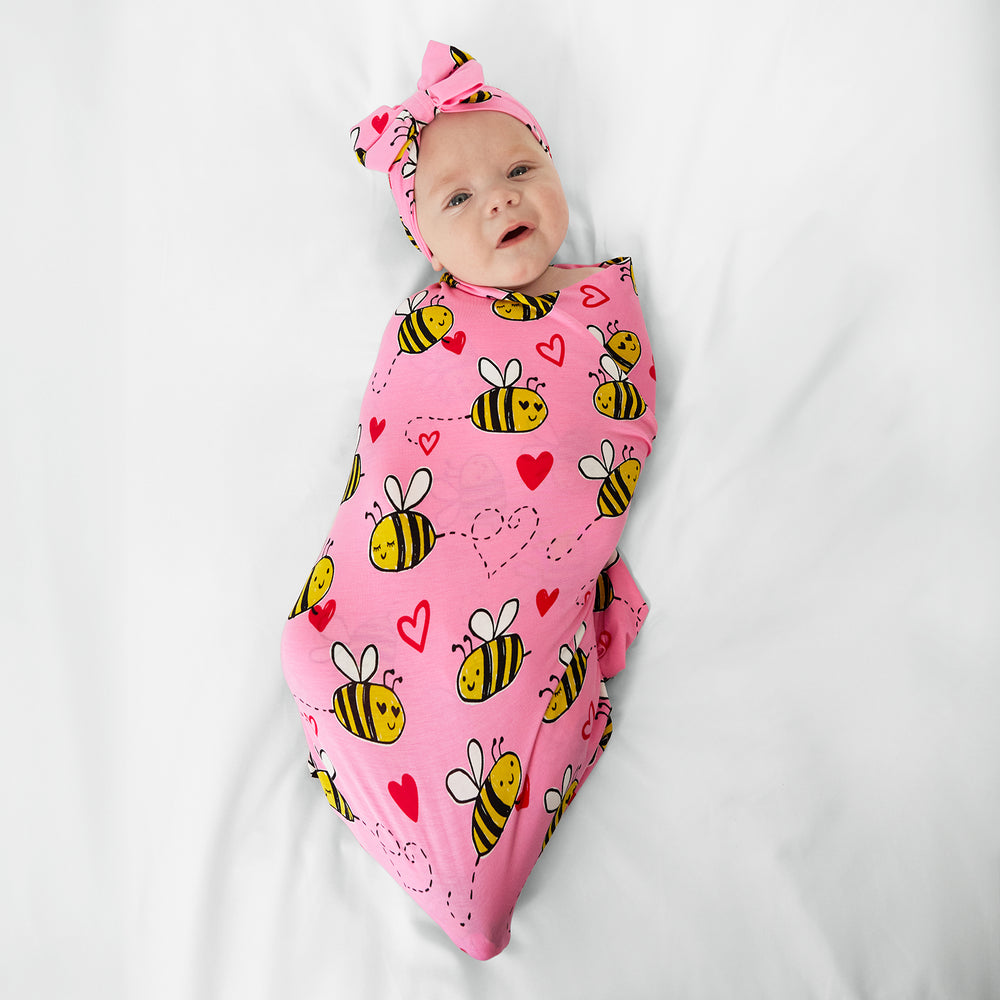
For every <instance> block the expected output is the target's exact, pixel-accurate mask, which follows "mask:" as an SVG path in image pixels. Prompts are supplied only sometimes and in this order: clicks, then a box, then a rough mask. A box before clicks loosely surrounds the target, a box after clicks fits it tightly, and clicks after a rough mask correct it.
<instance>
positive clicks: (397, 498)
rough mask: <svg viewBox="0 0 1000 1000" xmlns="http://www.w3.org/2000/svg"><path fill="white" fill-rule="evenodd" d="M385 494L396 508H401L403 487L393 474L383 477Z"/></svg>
mask: <svg viewBox="0 0 1000 1000" xmlns="http://www.w3.org/2000/svg"><path fill="white" fill-rule="evenodd" d="M385 495H386V496H387V497H388V498H389V503H391V504H392V505H393V507H395V508H396V510H402V509H403V487H402V486H401V485H400V482H399V480H398V479H397V478H396V477H395V476H386V477H385Z"/></svg>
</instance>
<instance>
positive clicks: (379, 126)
mask: <svg viewBox="0 0 1000 1000" xmlns="http://www.w3.org/2000/svg"><path fill="white" fill-rule="evenodd" d="M388 124H389V112H388V111H386V112H384V113H383V114H381V115H376V116H375V117H374V118H373V119H372V128H373V129H375V131H376V132H378V134H379V135H381V134H382V133H383V132H384V131H385V127H386V125H388Z"/></svg>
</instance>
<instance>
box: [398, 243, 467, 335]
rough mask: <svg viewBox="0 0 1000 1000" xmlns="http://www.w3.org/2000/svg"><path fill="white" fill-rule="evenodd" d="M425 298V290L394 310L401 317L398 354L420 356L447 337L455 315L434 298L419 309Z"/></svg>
mask: <svg viewBox="0 0 1000 1000" xmlns="http://www.w3.org/2000/svg"><path fill="white" fill-rule="evenodd" d="M411 239H412V236H411ZM425 298H427V289H426V288H425V289H424V290H423V291H422V292H420V293H418V294H417V295H415V296H414V297H413V298H411V299H407V300H406V304H405V305H403V306H400V307H399V308H398V309H397V310H396V315H397V316H402V317H403V320H402V322H401V323H400V324H399V334H398V337H399V351H400V354H422V353H423V352H424V351H426V350H428V349H429V348H431V347H433V346H434V345H435V344H436V343H438V341H440V340H442V339H443V338H444V337H447V336H448V331H449V330H450V329H451V328H452V325H453V324H454V322H455V314H454V313H453V312H452V311H451V310H450V309H449V308H448V307H447V306H443V305H441V304H440V302H439V301H438V300H437V297H436V296H435V298H433V299H431V301H430V304H429V305H426V306H422V307H421V305H420V303H421V302H423V301H424V299H425Z"/></svg>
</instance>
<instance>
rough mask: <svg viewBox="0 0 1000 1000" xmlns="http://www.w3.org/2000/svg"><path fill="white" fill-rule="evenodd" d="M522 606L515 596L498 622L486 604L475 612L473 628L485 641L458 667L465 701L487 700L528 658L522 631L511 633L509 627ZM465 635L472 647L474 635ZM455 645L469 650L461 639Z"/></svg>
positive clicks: (498, 617) (512, 677)
mask: <svg viewBox="0 0 1000 1000" xmlns="http://www.w3.org/2000/svg"><path fill="white" fill-rule="evenodd" d="M519 608H520V603H519V602H518V600H517V598H516V597H512V598H511V599H510V600H509V601H507V602H506V603H505V604H504V605H503V607H502V608H501V609H500V614H499V615H497V620H496V624H494V622H493V616H492V615H491V614H490V613H489V612H488V611H487V610H486V609H485V608H479V609H478V610H477V611H473V612H472V617H471V618H469V630H470V631H471V632H472V634H473V635H474V636H476V637H477V638H479V639H482V640H483V644H482V645H481V646H476V647H475V648H474V649H471V652H470V653H469V655H468V656H466V657H465V659H464V660H463V662H462V666H461V668H460V669H459V671H458V680H457V682H456V683H457V686H458V696H459V698H461V699H462V701H486V699H487V698H492V697H493V695H495V694H496V693H497V692H498V691H502V690H503V689H504V688H505V687H507V685H508V684H510V682H511V681H512V680H513V679H514V678H515V677H516V676H517V672H518V671H519V670H520V669H521V664H522V663H523V662H524V657H525V652H524V642H523V641H522V639H521V637H520V636H519V635H508V634H507V630H508V629H509V628H510V627H511V625H513V624H514V619H515V618H516V617H517V612H518V609H519ZM465 638H466V640H467V641H468V643H469V646H470V647H472V639H471V638H470V637H469V636H465ZM451 648H452V650H459V649H460V650H461V651H462V652H463V653H464V652H465V646H464V645H463V644H460V643H456V644H455V645H453V646H452V647H451Z"/></svg>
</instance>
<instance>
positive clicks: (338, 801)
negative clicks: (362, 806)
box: [309, 750, 354, 823]
mask: <svg viewBox="0 0 1000 1000" xmlns="http://www.w3.org/2000/svg"><path fill="white" fill-rule="evenodd" d="M319 759H320V764H319V765H317V764H316V762H315V761H314V760H313V759H312V755H310V756H309V767H310V769H311V771H312V776H313V777H314V778H318V779H319V783H320V787H321V788H322V789H323V794H324V795H326V801H327V802H329V803H330V805H331V806H333V808H334V809H336V810H337V812H339V813H340V815H341V816H343V817H344V819H346V820H347V822H348V823H353V822H354V813H353V812H351V807H350V806H349V805H348V804H347V800H346V799H345V798H344V796H343V795H341V794H340V792H339V791H337V786H336V785H335V784H334V783H333V779H334V778H336V777H337V772H336V771H335V770H334V769H333V765H332V764H331V763H330V758H329V757H327V755H326V751H325V750H320V752H319Z"/></svg>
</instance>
